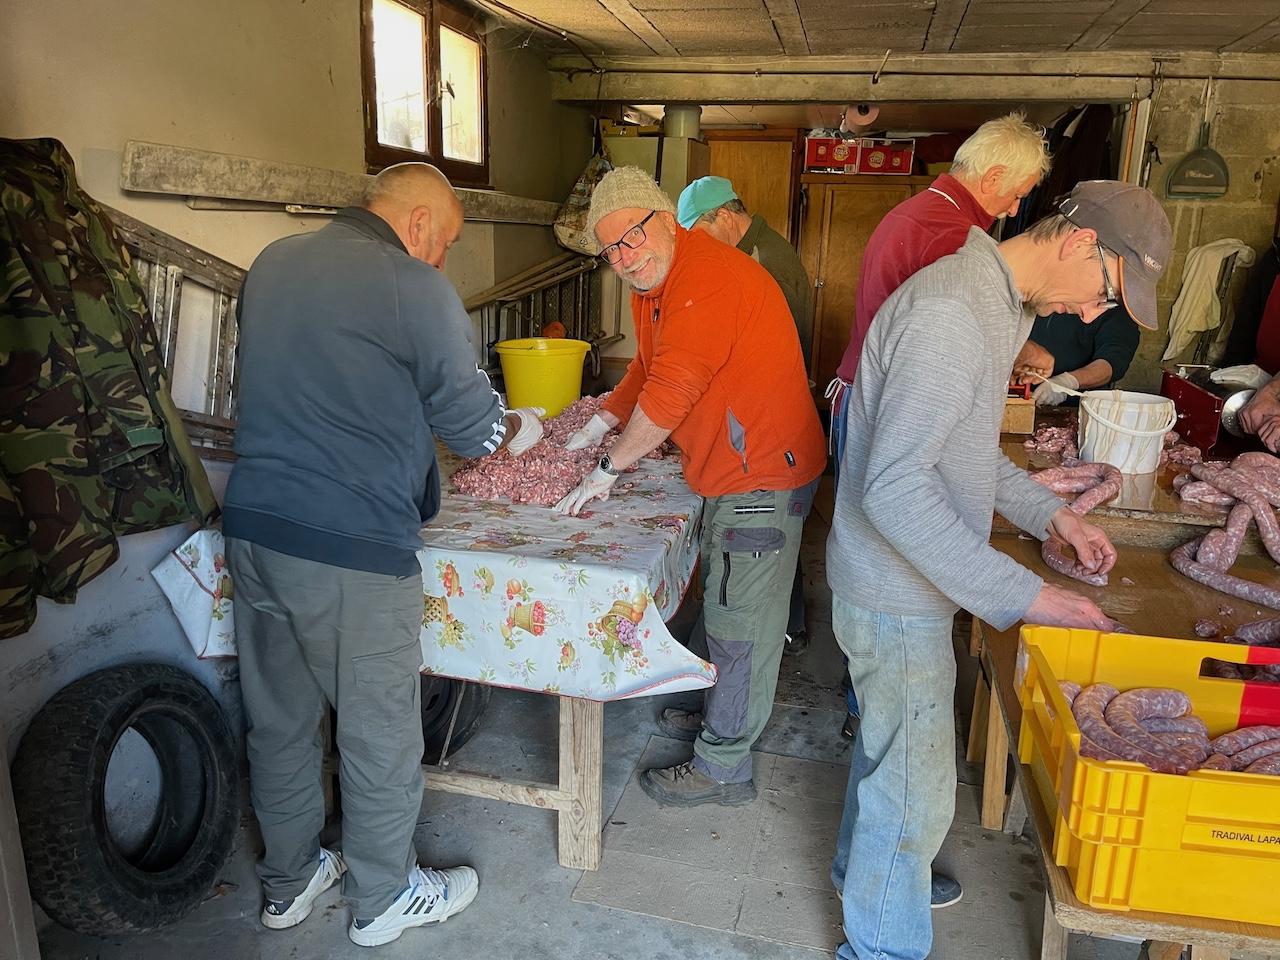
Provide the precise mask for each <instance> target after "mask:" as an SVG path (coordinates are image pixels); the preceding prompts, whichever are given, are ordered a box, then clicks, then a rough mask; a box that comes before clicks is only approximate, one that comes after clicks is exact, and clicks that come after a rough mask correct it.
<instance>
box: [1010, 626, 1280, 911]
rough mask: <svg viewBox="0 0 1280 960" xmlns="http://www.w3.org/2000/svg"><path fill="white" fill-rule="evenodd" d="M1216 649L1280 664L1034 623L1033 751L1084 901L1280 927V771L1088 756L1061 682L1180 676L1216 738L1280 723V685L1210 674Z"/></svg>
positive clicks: (1026, 679) (1023, 755)
mask: <svg viewBox="0 0 1280 960" xmlns="http://www.w3.org/2000/svg"><path fill="white" fill-rule="evenodd" d="M1206 659H1215V660H1226V661H1230V662H1233V663H1255V664H1256V663H1280V651H1278V650H1274V649H1265V648H1250V647H1245V646H1240V645H1236V644H1225V643H1208V642H1203V641H1190V640H1174V639H1168V638H1163V637H1140V636H1134V635H1131V634H1103V633H1099V632H1097V631H1094V630H1066V629H1062V628H1058V627H1024V628H1023V630H1022V643H1021V645H1020V647H1019V652H1018V675H1017V678H1016V681H1015V682H1016V688H1017V690H1018V691H1019V698H1020V700H1021V703H1022V711H1023V712H1022V726H1021V730H1020V731H1019V737H1018V753H1019V757H1020V759H1021V760H1022V762H1023V763H1024V764H1026V765H1027V766H1028V768H1029V770H1030V773H1031V778H1032V781H1033V782H1034V783H1035V786H1036V789H1037V791H1038V792H1039V794H1040V796H1041V797H1042V798H1043V799H1044V802H1045V805H1046V807H1047V809H1048V810H1049V812H1050V815H1051V817H1052V818H1053V819H1054V822H1055V829H1054V843H1053V850H1054V858H1055V860H1056V861H1057V863H1058V864H1059V865H1060V866H1063V867H1065V868H1066V869H1067V872H1068V874H1069V875H1070V877H1071V881H1072V885H1073V887H1074V888H1075V892H1076V896H1078V897H1079V898H1080V900H1081V901H1082V902H1083V903H1086V904H1088V905H1090V906H1093V907H1099V908H1102V909H1111V910H1152V911H1157V912H1162V913H1180V914H1187V915H1190V916H1200V917H1215V918H1218V919H1223V920H1239V921H1245V922H1251V923H1264V924H1273V925H1280V896H1278V895H1277V891H1278V890H1280V777H1270V776H1262V775H1259V774H1248V773H1227V772H1223V771H1217V770H1197V771H1195V772H1194V773H1191V774H1188V775H1187V776H1175V775H1171V774H1162V773H1154V772H1153V771H1151V770H1149V769H1147V768H1146V767H1145V766H1142V765H1141V764H1137V763H1126V762H1120V761H1102V760H1093V759H1090V758H1087V757H1082V756H1080V730H1079V728H1078V727H1077V726H1076V723H1075V719H1074V718H1073V717H1072V715H1071V710H1070V708H1069V707H1068V705H1067V701H1066V698H1065V697H1063V696H1062V692H1061V690H1060V689H1059V687H1058V682H1059V681H1060V680H1074V681H1075V682H1076V683H1079V684H1081V685H1082V686H1088V685H1089V684H1091V683H1099V682H1103V681H1105V682H1107V683H1111V684H1113V685H1115V686H1116V687H1119V688H1120V689H1121V690H1127V689H1132V688H1133V687H1173V688H1176V689H1178V690H1182V691H1184V692H1186V693H1187V694H1188V696H1190V697H1191V702H1192V704H1193V705H1194V708H1195V712H1196V714H1197V715H1199V716H1200V717H1201V719H1203V720H1204V721H1205V723H1206V724H1207V725H1208V727H1209V732H1210V734H1211V735H1217V734H1221V733H1226V732H1228V731H1230V730H1234V729H1236V728H1237V727H1242V726H1251V725H1253V724H1264V723H1269V724H1280V685H1278V684H1261V683H1244V682H1241V681H1238V680H1221V679H1218V678H1214V677H1202V676H1200V672H1201V665H1202V663H1203V662H1204V661H1205V660H1206Z"/></svg>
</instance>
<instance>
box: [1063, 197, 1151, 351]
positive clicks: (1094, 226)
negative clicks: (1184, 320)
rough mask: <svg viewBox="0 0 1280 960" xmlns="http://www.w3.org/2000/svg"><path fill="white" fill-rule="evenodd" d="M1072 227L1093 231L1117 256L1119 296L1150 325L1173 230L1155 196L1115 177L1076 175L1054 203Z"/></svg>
mask: <svg viewBox="0 0 1280 960" xmlns="http://www.w3.org/2000/svg"><path fill="white" fill-rule="evenodd" d="M1058 212H1059V213H1061V214H1062V215H1063V216H1064V217H1066V218H1067V219H1068V220H1070V221H1071V222H1072V223H1074V224H1075V225H1076V226H1077V227H1087V228H1089V229H1091V230H1093V231H1094V232H1096V233H1097V234H1098V242H1099V243H1101V244H1102V245H1103V246H1104V247H1106V248H1107V249H1108V250H1110V251H1111V252H1112V253H1114V254H1116V255H1117V256H1118V257H1119V258H1120V276H1119V280H1118V285H1119V290H1120V299H1121V300H1122V301H1123V302H1124V308H1125V309H1126V310H1127V311H1129V316H1131V317H1133V319H1134V320H1135V321H1136V322H1137V323H1138V324H1139V325H1141V326H1143V327H1146V328H1147V329H1148V330H1155V329H1156V326H1157V319H1156V284H1157V283H1158V282H1159V281H1160V275H1161V274H1162V273H1164V268H1165V265H1166V264H1167V263H1168V262H1169V258H1170V256H1171V255H1172V254H1173V229H1172V228H1171V227H1170V226H1169V218H1168V217H1167V216H1165V213H1164V209H1163V208H1162V207H1161V206H1160V202H1159V201H1158V200H1156V198H1155V195H1154V194H1153V193H1152V192H1151V191H1150V190H1147V189H1146V188H1144V187H1135V186H1134V185H1133V184H1131V183H1121V182H1120V181H1119V180H1082V181H1081V182H1080V183H1077V184H1076V188H1075V189H1074V190H1072V191H1071V194H1070V195H1069V196H1068V197H1067V198H1066V199H1065V200H1063V201H1062V202H1061V203H1059V204H1058Z"/></svg>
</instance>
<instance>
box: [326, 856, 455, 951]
mask: <svg viewBox="0 0 1280 960" xmlns="http://www.w3.org/2000/svg"><path fill="white" fill-rule="evenodd" d="M479 892H480V878H479V877H478V876H477V875H476V872H475V871H474V870H472V869H471V868H470V867H450V868H449V869H447V870H433V869H431V868H430V867H427V868H425V869H424V868H423V867H414V869H413V871H412V872H411V873H410V874H409V886H408V887H407V888H405V890H404V892H403V893H401V894H400V896H398V897H396V899H395V902H393V903H392V904H391V906H389V907H387V909H386V910H384V911H383V912H382V915H381V916H379V917H375V918H374V919H372V920H361V919H352V921H351V928H350V929H349V930H348V931H347V933H348V935H349V936H350V937H351V942H352V943H354V944H357V945H358V946H361V947H376V946H378V945H379V944H383V943H390V942H391V941H392V940H395V939H397V938H398V937H399V936H400V934H402V933H404V932H405V931H406V930H408V929H409V928H410V927H423V926H426V925H427V924H428V923H444V921H446V920H448V919H449V918H450V917H452V916H453V915H454V914H455V913H461V912H462V911H463V910H465V909H466V908H467V906H468V905H469V904H470V903H471V901H472V900H474V899H475V898H476V894H477V893H479Z"/></svg>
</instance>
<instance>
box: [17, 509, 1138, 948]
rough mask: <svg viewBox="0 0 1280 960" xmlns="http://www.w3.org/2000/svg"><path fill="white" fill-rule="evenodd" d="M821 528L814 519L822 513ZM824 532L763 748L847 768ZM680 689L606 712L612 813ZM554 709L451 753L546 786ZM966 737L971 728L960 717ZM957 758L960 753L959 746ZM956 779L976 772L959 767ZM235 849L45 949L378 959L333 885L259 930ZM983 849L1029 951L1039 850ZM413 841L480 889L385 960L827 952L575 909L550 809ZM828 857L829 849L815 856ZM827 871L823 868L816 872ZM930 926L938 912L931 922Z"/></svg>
mask: <svg viewBox="0 0 1280 960" xmlns="http://www.w3.org/2000/svg"><path fill="white" fill-rule="evenodd" d="M815 520H816V518H815ZM825 533H826V531H825V529H823V527H822V524H821V523H820V522H812V523H811V524H810V529H809V531H808V536H807V538H806V541H807V542H806V546H805V550H804V560H805V570H806V580H807V581H808V587H807V593H808V596H809V600H810V633H811V636H812V639H813V643H812V647H811V649H810V650H809V651H808V652H807V653H805V654H803V655H802V656H798V657H787V658H784V660H783V666H782V674H781V679H780V683H779V692H778V697H777V701H778V705H777V707H776V709H775V711H774V716H773V720H772V722H771V723H770V726H769V728H768V730H767V731H766V733H765V735H764V737H763V738H762V741H761V743H760V749H761V750H762V751H765V752H768V753H773V754H778V755H782V756H792V757H800V758H804V759H810V760H821V761H826V762H829V763H847V760H848V753H849V748H848V744H847V742H846V741H844V740H841V739H840V737H839V735H838V730H839V726H840V723H841V721H842V719H843V716H844V713H843V700H842V695H841V693H840V690H839V677H840V669H841V667H840V661H839V654H838V652H837V650H836V647H835V641H834V638H833V636H832V634H831V627H830V622H829V616H830V613H829V611H830V603H829V593H828V592H827V589H826V586H825V583H824V579H825V577H824V573H823V564H822V551H823V543H824V540H825ZM972 670H973V666H972V662H971V661H970V660H969V659H968V657H967V656H966V657H962V658H961V679H960V681H959V690H960V693H959V695H958V699H959V700H960V701H961V703H960V704H959V708H960V710H961V711H964V710H966V709H967V704H966V703H965V702H964V701H965V700H967V698H968V691H969V690H971V689H972V683H973V679H972V678H973V673H972ZM689 699H690V698H689V695H687V694H685V695H675V696H673V697H666V698H649V699H642V700H634V701H624V702H620V703H614V704H610V705H609V706H608V707H607V708H606V711H605V758H606V760H605V769H604V798H605V810H606V815H607V814H608V811H612V810H613V808H614V806H615V805H616V804H617V802H618V799H619V797H620V796H621V794H622V791H623V788H624V787H625V786H626V784H627V782H628V780H629V778H631V777H632V776H633V775H634V772H635V766H636V763H637V761H638V759H639V758H640V756H641V754H642V752H643V751H644V749H645V747H646V745H647V744H648V743H649V740H650V737H651V736H652V735H653V733H654V727H653V718H654V716H655V715H656V713H657V712H658V711H659V710H660V709H661V707H663V706H666V705H668V704H670V703H673V702H679V701H681V700H684V701H686V702H687V701H689ZM556 718H557V714H556V704H555V701H554V700H552V699H550V698H547V697H543V696H540V695H537V694H522V693H514V692H508V691H501V690H497V691H494V695H493V700H492V702H491V706H490V707H489V710H488V713H487V714H486V718H485V720H484V722H483V726H482V729H481V730H480V732H479V733H478V734H477V735H476V737H475V738H474V739H473V740H472V741H471V742H470V743H469V744H468V745H467V746H466V747H465V748H464V749H463V750H462V751H461V752H460V754H459V755H458V757H457V762H458V763H459V765H462V766H465V767H467V768H470V769H475V770H485V771H504V772H506V773H508V774H511V775H514V776H518V777H520V778H522V779H550V778H552V777H553V776H554V773H555V769H556V730H557V726H556ZM958 727H959V729H961V730H964V729H966V724H965V723H959V724H958ZM961 752H962V751H961ZM960 779H961V780H962V782H968V783H976V782H978V780H979V773H978V771H975V770H974V769H973V768H972V767H970V766H968V765H966V764H963V763H962V764H961V767H960ZM245 819H246V823H245V826H244V828H243V829H242V830H241V831H240V834H239V838H238V843H237V849H236V850H235V852H234V854H233V855H232V857H231V859H230V861H229V862H228V864H227V866H226V868H225V870H224V874H223V883H222V884H220V885H219V887H218V889H217V891H216V892H215V893H212V894H211V895H210V899H209V900H208V901H206V902H205V903H204V904H203V905H202V906H201V907H200V908H199V909H197V910H196V911H195V912H194V913H192V914H191V915H190V916H188V917H187V918H186V919H185V920H183V921H182V922H180V923H178V924H175V925H174V926H172V927H170V928H167V929H165V930H163V931H161V932H158V933H154V934H150V935H145V936H139V937H134V938H131V939H127V940H120V941H104V940H99V939H95V938H91V937H84V936H80V935H77V934H74V933H71V932H69V931H66V930H64V929H62V928H61V927H59V926H57V925H56V924H53V923H52V922H49V921H47V920H45V921H44V923H43V924H42V926H41V930H40V942H41V949H42V953H43V956H44V957H45V958H46V960H87V958H93V960H174V958H182V960H267V958H271V960H277V958H282V960H283V958H287V960H293V958H297V960H313V958H314V960H322V958H325V960H327V958H333V960H338V958H355V957H368V956H372V955H374V954H373V953H371V952H370V951H367V950H364V949H361V948H359V947H356V946H355V945H353V944H352V943H351V942H350V941H349V940H348V939H347V936H346V927H347V923H348V913H347V910H346V909H345V907H343V906H342V905H341V903H340V901H339V900H338V897H337V894H336V893H335V892H330V893H327V894H326V895H325V896H324V897H322V898H321V900H320V902H319V903H318V904H317V907H316V910H315V912H314V913H313V914H312V916H311V917H310V918H309V919H308V920H307V921H306V922H305V923H303V924H302V925H301V926H299V927H296V928H294V929H293V930H289V931H283V932H273V931H268V930H265V929H264V928H263V927H262V926H261V925H260V924H259V922H258V912H259V910H260V906H261V900H260V891H259V887H258V885H257V882H256V879H255V877H254V874H253V861H254V858H255V855H256V854H255V851H256V847H257V842H258V840H257V835H256V831H255V829H254V826H253V822H252V818H251V816H249V815H246V818H245ZM988 836H989V837H990V839H989V841H987V842H984V843H966V844H955V847H954V851H953V855H958V856H961V857H964V858H969V859H967V860H966V867H968V868H969V869H966V870H965V871H963V873H964V874H965V875H967V876H969V877H974V878H977V879H975V880H971V881H970V882H969V885H968V886H967V888H966V891H965V901H966V903H967V904H969V905H971V906H972V905H976V904H983V905H984V909H989V911H990V913H991V914H995V915H999V916H1007V918H1008V921H1007V922H1008V923H1009V924H1010V925H1011V926H1016V927H1021V928H1022V929H1024V931H1025V936H1023V937H1021V938H1020V949H1015V950H1013V951H1012V952H1007V951H1005V950H1003V949H1002V950H1001V955H1002V956H1004V957H1005V958H1006V960H1035V958H1036V957H1037V956H1038V949H1037V945H1038V943H1039V924H1040V907H1039V906H1038V903H1039V899H1038V896H1032V895H1031V894H1027V895H1025V896H1024V893H1023V892H1021V891H1019V890H1018V889H1016V887H1017V886H1018V885H1019V883H1020V880H1019V879H1018V878H1016V877H1013V876H1009V875H1007V872H1006V875H1002V874H1001V872H1000V869H999V867H998V864H999V863H1001V862H1008V860H1009V858H1010V857H1023V856H1028V855H1031V854H1032V848H1031V845H1030V844H1029V843H1028V842H1027V841H1026V840H1022V839H1014V838H1009V837H1005V836H1003V835H1000V834H994V835H988ZM415 839H416V843H417V847H418V851H419V854H420V856H421V858H422V860H423V861H424V862H427V863H433V864H441V865H449V864H454V863H469V864H472V865H474V866H475V867H476V868H477V869H478V870H479V873H480V878H481V889H480V895H479V897H478V898H477V899H476V902H475V903H474V904H473V905H472V906H471V907H469V908H468V909H467V911H466V912H465V913H463V914H461V915H459V916H458V917H456V918H454V919H453V920H451V921H449V922H448V923H446V924H443V925H440V926H435V927H429V928H426V929H424V930H411V931H409V932H407V933H405V934H404V936H402V937H401V938H400V940H399V941H397V942H395V943H393V944H389V945H387V946H385V947H382V948H380V950H379V951H378V953H377V954H376V955H377V956H379V957H384V958H387V960H410V958H413V960H417V958H420V957H432V958H447V960H470V958H477V960H479V958H485V960H488V958H495V960H507V958H512V960H514V958H521V960H523V958H591V960H615V958H616V960H624V958H625V960H692V958H699V960H765V958H768V960H820V958H822V957H824V956H830V953H828V952H827V951H825V950H814V949H808V948H803V947H790V946H785V945H781V944H778V943H774V942H770V941H766V940H759V939H754V938H752V937H749V936H744V935H742V934H735V933H726V932H721V931H717V930H712V929H706V928H702V927H697V926H690V925H686V924H681V923H673V922H670V921H666V920H661V919H657V918H653V917H647V916H642V915H637V914H633V913H627V912H623V911H620V910H614V909H610V908H608V907H603V906H598V905H595V904H588V903H576V902H573V901H572V899H571V896H572V894H573V890H574V887H575V886H576V885H577V884H578V881H579V879H580V878H581V876H582V875H581V873H580V872H579V871H576V870H566V869H563V868H561V867H560V866H558V865H557V863H556V841H555V819H554V816H553V815H552V814H549V813H544V812H542V811H538V810H533V809H531V808H528V807H518V806H512V805H507V804H503V803H496V802H492V801H485V800H479V799H473V798H469V797H460V796H452V795H447V794H441V793H434V792H430V791H429V792H427V793H426V795H425V797H424V801H423V806H422V814H421V818H420V821H419V827H418V832H417V834H416V837H415ZM821 856H822V857H823V858H824V859H825V857H826V856H829V854H828V853H823V854H822V855H821ZM824 869H825V867H824ZM936 916H939V917H943V916H944V914H942V913H939V914H938V915H936ZM937 929H938V932H939V935H940V937H939V938H940V945H941V943H942V939H943V937H945V951H943V950H941V949H940V950H937V951H935V954H937V955H939V956H941V955H942V954H943V953H945V956H946V958H948V960H996V958H995V957H994V956H993V953H992V950H991V949H990V945H985V944H982V943H979V942H974V943H972V944H967V943H965V942H964V940H965V937H964V936H963V930H964V926H963V925H962V924H961V925H956V924H952V923H943V922H942V921H939V923H938V927H937ZM1137 955H1138V946H1137V945H1136V944H1122V943H1111V942H1100V941H1093V940H1089V939H1084V938H1077V939H1073V943H1072V949H1071V960H1135V958H1136V957H1137Z"/></svg>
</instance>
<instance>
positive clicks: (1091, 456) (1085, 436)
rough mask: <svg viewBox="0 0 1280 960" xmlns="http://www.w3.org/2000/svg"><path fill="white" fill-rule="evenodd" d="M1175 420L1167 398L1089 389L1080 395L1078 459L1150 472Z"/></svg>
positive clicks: (1126, 471)
mask: <svg viewBox="0 0 1280 960" xmlns="http://www.w3.org/2000/svg"><path fill="white" fill-rule="evenodd" d="M1176 419H1177V412H1176V411H1175V410H1174V407H1173V401H1172V400H1170V399H1169V398H1168V397H1159V396H1155V395H1154V394H1150V393H1132V392H1130V391H1128V390H1090V391H1088V392H1087V393H1086V394H1085V395H1084V396H1083V397H1081V398H1080V435H1079V440H1080V459H1081V460H1085V461H1088V462H1089V463H1109V464H1111V465H1112V466H1113V467H1115V468H1116V469H1117V470H1119V471H1120V472H1121V473H1151V472H1153V471H1154V470H1155V469H1156V468H1158V467H1159V466H1160V451H1161V450H1163V449H1164V435H1165V434H1166V433H1168V432H1169V431H1170V430H1172V429H1173V424H1174V421H1175V420H1176Z"/></svg>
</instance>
